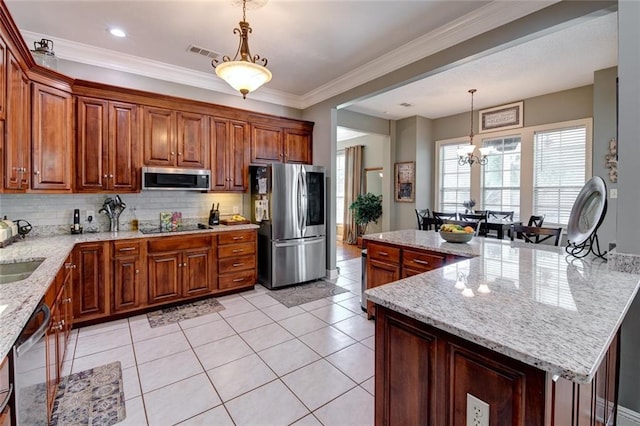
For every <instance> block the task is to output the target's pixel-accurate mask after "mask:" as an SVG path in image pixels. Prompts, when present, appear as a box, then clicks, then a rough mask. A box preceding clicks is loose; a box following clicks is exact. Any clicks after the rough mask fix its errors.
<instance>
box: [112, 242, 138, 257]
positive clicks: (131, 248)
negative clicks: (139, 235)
mask: <svg viewBox="0 0 640 426" xmlns="http://www.w3.org/2000/svg"><path fill="white" fill-rule="evenodd" d="M139 254H140V241H114V242H113V257H122V256H138V255H139Z"/></svg>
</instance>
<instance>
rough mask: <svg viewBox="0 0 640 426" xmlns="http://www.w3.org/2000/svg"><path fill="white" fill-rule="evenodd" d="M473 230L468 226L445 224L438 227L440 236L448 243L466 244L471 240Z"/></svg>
mask: <svg viewBox="0 0 640 426" xmlns="http://www.w3.org/2000/svg"><path fill="white" fill-rule="evenodd" d="M473 233H474V229H473V228H472V227H470V226H460V225H454V224H452V223H445V224H443V225H442V226H440V236H441V237H442V238H443V239H444V240H445V241H447V242H450V243H468V242H469V241H471V239H472V238H473Z"/></svg>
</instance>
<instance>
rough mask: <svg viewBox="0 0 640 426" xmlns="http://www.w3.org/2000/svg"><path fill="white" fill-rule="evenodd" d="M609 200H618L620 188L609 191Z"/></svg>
mask: <svg viewBox="0 0 640 426" xmlns="http://www.w3.org/2000/svg"><path fill="white" fill-rule="evenodd" d="M609 198H612V199H613V198H618V188H611V189H610V190H609Z"/></svg>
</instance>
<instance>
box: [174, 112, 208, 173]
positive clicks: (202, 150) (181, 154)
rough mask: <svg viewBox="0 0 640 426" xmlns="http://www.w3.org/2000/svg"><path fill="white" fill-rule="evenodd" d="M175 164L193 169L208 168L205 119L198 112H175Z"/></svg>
mask: <svg viewBox="0 0 640 426" xmlns="http://www.w3.org/2000/svg"><path fill="white" fill-rule="evenodd" d="M177 121H178V138H177V150H178V152H177V165H178V167H192V168H194V169H207V168H209V161H208V159H207V154H208V151H207V145H208V144H209V140H208V138H207V134H206V133H207V119H206V117H205V116H203V115H200V114H191V113H187V112H179V113H177Z"/></svg>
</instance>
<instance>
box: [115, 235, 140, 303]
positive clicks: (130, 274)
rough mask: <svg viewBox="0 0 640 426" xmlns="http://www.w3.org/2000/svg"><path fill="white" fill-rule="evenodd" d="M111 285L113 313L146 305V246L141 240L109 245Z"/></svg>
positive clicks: (117, 242) (116, 242)
mask: <svg viewBox="0 0 640 426" xmlns="http://www.w3.org/2000/svg"><path fill="white" fill-rule="evenodd" d="M111 253H112V254H111V257H112V276H113V285H112V286H111V288H112V295H111V300H112V301H113V305H112V309H113V312H114V313H120V312H127V311H134V310H136V309H140V308H141V307H144V306H145V304H146V292H145V291H144V290H145V288H146V281H147V278H146V276H147V275H146V269H145V268H144V266H145V265H144V258H145V257H146V255H145V253H146V245H145V243H144V242H143V240H139V239H138V240H123V241H114V242H113V243H111Z"/></svg>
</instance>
